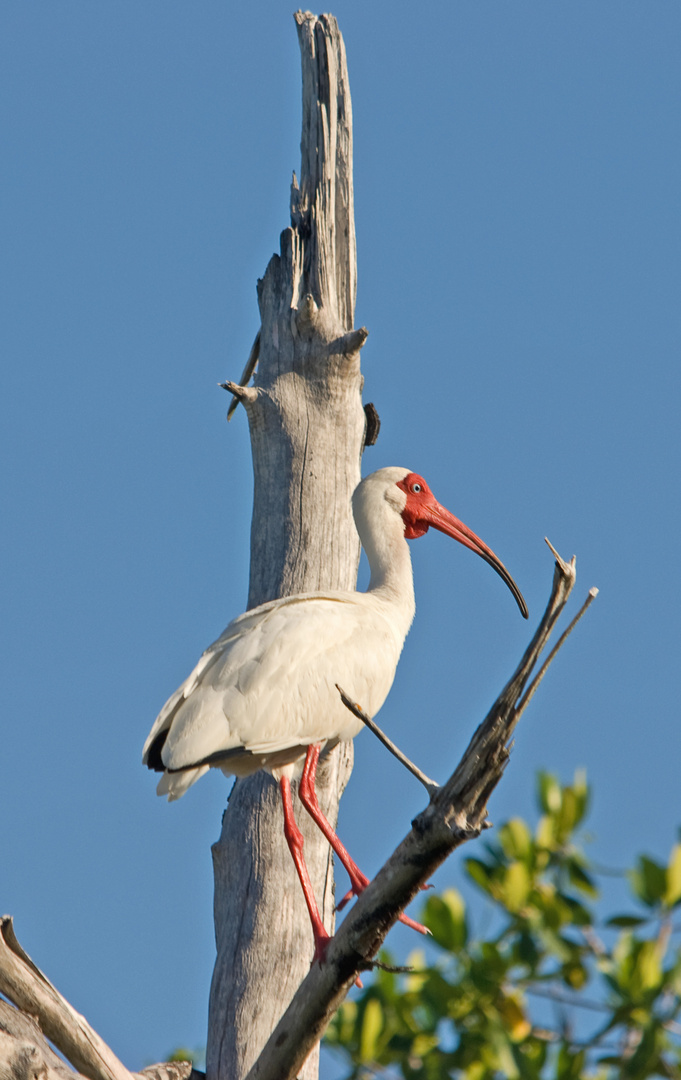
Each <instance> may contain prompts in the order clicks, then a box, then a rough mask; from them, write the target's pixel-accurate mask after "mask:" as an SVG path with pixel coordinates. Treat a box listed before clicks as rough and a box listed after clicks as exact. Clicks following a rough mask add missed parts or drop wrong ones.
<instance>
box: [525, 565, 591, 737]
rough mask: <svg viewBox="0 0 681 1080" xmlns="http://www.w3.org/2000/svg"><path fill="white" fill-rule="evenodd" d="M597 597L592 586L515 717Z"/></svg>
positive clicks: (531, 695)
mask: <svg viewBox="0 0 681 1080" xmlns="http://www.w3.org/2000/svg"><path fill="white" fill-rule="evenodd" d="M597 596H598V589H597V588H596V587H595V586H594V588H592V589H589V594H588V596H587V598H586V600H585V601H584V603H583V604H582V606H581V608H580V609H579V611H578V612H577V614H576V615H575V617H574V619H573V620H572V622H571V623H570V625H569V626H568V628H567V629H566V630H564V631H563V633H562V634H561V635H560V637H559V638H558V641H557V642H556V644H555V645H554V646H553V648H552V649H551V652H550V653H549V655H548V656H547V657H546V660H545V661H544V663H543V664H542V666H541V667H540V669H539V671H538V672H537V674H536V675H535V677H534V679H533V680H532V682H531V683H530V685H529V686H528V688H527V690H526V692H525V695H524V696H523V697H522V698H521V699H520V701H519V702H518V706H517V708H516V715H517V716H521V714H522V713H523V712H524V710H525V708H526V707H527V706H528V705H529V703H530V701H531V700H532V698H533V697H534V695H535V693H536V691H537V689H538V687H539V683H540V682H541V681H542V679H543V678H544V676H545V675H546V672H547V671H548V670H549V666H550V665H551V664H552V662H553V661H554V659H555V657H556V656H557V654H558V651H559V649H562V647H563V645H564V644H565V642H566V641H567V639H568V637H569V636H570V634H571V633H572V631H573V630H574V628H575V626H576V625H577V623H578V622H579V620H580V619H581V618H582V616H583V615H584V614H585V612H586V610H587V608H588V607H589V606H590V605H591V604H592V603H593V601H594V600H595V599H596V597H597Z"/></svg>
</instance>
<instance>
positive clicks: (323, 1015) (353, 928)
mask: <svg viewBox="0 0 681 1080" xmlns="http://www.w3.org/2000/svg"><path fill="white" fill-rule="evenodd" d="M574 582H575V564H574V559H573V560H572V561H571V562H570V563H567V562H564V561H563V559H561V558H560V556H557V559H556V567H555V573H554V578H553V587H552V590H551V597H550V599H549V603H548V605H547V608H546V611H545V613H544V616H543V618H542V620H541V622H540V624H539V627H538V628H537V631H536V632H535V634H534V637H533V638H532V641H531V642H530V644H529V646H528V648H527V649H526V650H525V653H524V654H523V657H522V659H521V660H520V663H519V664H518V667H517V669H516V671H515V672H514V674H513V676H512V678H511V679H510V680H509V682H508V683H507V684H506V686H505V687H504V689H503V690H502V692H501V693H500V695H499V697H498V698H497V700H496V701H495V703H494V705H493V706H492V708H491V709H490V711H489V713H488V714H487V717H486V718H485V720H484V721H483V722H482V724H480V726H479V727H478V729H477V731H476V732H475V734H474V735H473V738H472V739H471V741H470V744H469V746H468V748H467V750H466V752H465V753H464V756H463V758H462V759H461V762H460V763H459V765H458V767H457V768H456V770H455V771H454V773H453V774H452V776H451V777H450V778H449V780H448V781H447V782H446V783H445V784H443V785H442V787H439V788H437V790H435V791H434V792H433V793H432V795H431V799H430V803H429V805H428V806H427V807H426V809H425V810H424V811H423V813H421V814H419V816H418V817H417V818H416V819H415V820H414V821H413V822H412V826H413V827H412V829H411V832H410V833H409V834H408V835H407V836H406V837H405V839H404V840H403V841H402V843H401V844H400V845H399V847H398V848H397V849H396V851H395V852H394V853H393V854H392V855H391V856H390V858H389V859H388V861H387V862H386V863H385V865H384V866H383V867H382V869H381V870H380V871H379V872H378V874H377V875H376V876H375V878H374V879H373V881H372V882H371V883H370V885H369V886H368V887H367V889H366V890H365V892H363V893H362V895H361V896H360V897H359V899H358V901H357V903H356V904H355V905H354V906H353V907H352V908H351V910H350V912H349V913H348V915H347V916H346V918H345V919H344V920H343V923H342V925H341V926H340V927H339V929H338V931H337V933H336V935H335V937H334V938H333V940H332V941H331V942H330V944H329V948H328V951H327V954H326V958H325V962H324V963H323V964H321V965H320V964H315V965H314V966H313V968H312V969H311V971H310V973H309V974H308V976H307V978H306V979H305V982H304V983H303V984H302V986H301V987H300V989H299V991H298V992H297V993H296V996H295V998H294V999H293V1001H292V1002H291V1005H290V1006H289V1008H288V1009H287V1011H286V1013H285V1014H284V1016H283V1017H282V1019H281V1021H280V1022H279V1024H278V1025H277V1027H276V1029H275V1031H274V1032H273V1033H272V1035H271V1037H270V1039H269V1041H268V1043H267V1045H266V1046H265V1048H264V1049H263V1052H262V1054H261V1055H260V1056H259V1058H258V1060H257V1061H256V1062H255V1064H254V1066H253V1068H252V1069H251V1071H250V1072H249V1074H248V1077H247V1080H292V1078H294V1077H295V1076H297V1075H298V1072H299V1070H300V1068H301V1065H302V1063H303V1062H304V1061H305V1058H306V1055H307V1054H308V1053H310V1051H311V1049H312V1048H313V1047H314V1046H315V1045H316V1044H317V1041H318V1040H319V1039H320V1038H321V1036H322V1035H323V1033H324V1030H325V1028H326V1026H327V1024H328V1022H329V1020H330V1019H331V1017H332V1016H333V1013H334V1012H335V1011H336V1009H337V1008H338V1006H339V1005H340V1003H341V1002H342V1000H343V998H344V997H345V995H346V994H347V992H348V990H349V989H350V987H351V986H352V985H353V983H354V981H355V979H356V977H357V975H358V974H360V973H361V972H362V971H364V970H366V969H367V968H370V967H371V958H372V957H373V956H375V955H376V953H377V951H378V949H379V947H380V945H381V944H382V943H383V941H384V939H385V936H386V934H387V933H388V930H389V929H390V928H391V926H393V925H394V923H395V922H396V920H397V919H398V918H399V915H400V913H401V912H402V911H403V910H404V908H405V906H406V905H407V904H408V903H409V901H410V900H412V899H413V898H414V897H415V896H416V895H417V893H418V890H419V888H420V887H421V886H422V885H423V884H424V883H425V882H426V881H427V880H428V878H429V877H430V876H431V875H432V873H433V872H434V871H435V870H436V869H437V867H438V866H440V864H441V863H442V862H443V861H444V860H445V858H446V857H447V856H448V855H449V854H450V853H451V852H452V851H453V850H454V849H455V848H457V847H459V846H460V845H461V844H462V843H464V842H465V841H467V840H470V839H473V838H475V837H477V836H478V835H479V834H480V832H481V831H482V829H484V828H485V826H486V824H487V803H488V800H489V798H490V795H491V794H492V791H493V790H494V788H495V787H496V785H497V783H498V782H499V780H500V779H501V776H502V774H503V771H504V769H505V767H506V764H507V762H508V759H509V747H508V743H509V739H510V738H511V735H512V733H513V731H514V729H515V727H516V725H517V723H518V720H519V719H520V716H521V714H522V712H523V711H524V709H525V707H526V705H527V703H528V702H529V701H530V699H531V697H532V696H533V693H534V690H535V689H536V686H537V685H538V683H539V681H541V678H542V677H543V675H544V673H545V671H546V668H547V666H548V663H550V662H551V660H552V659H553V657H554V656H555V654H556V652H557V650H558V648H559V647H560V645H561V644H562V642H563V641H564V640H565V638H566V637H567V635H568V634H569V632H570V630H571V629H572V627H573V626H574V625H575V623H576V622H577V620H578V619H579V618H580V617H581V615H582V614H583V613H584V611H585V610H586V608H587V607H588V605H589V604H590V602H591V601H592V600H593V598H594V596H595V595H596V592H597V591H598V590H596V589H592V590H591V592H590V593H589V596H588V598H587V600H586V602H585V604H584V605H583V607H582V609H581V610H580V612H579V614H578V615H577V617H576V618H575V619H573V621H572V623H571V624H570V626H569V627H568V629H567V631H566V632H565V633H564V634H563V636H562V637H561V639H560V641H559V643H558V646H557V647H556V648H555V649H554V650H552V652H551V654H550V655H549V657H548V660H547V661H546V663H545V664H544V665H543V666H542V668H541V669H540V671H539V673H538V675H536V676H535V678H534V680H533V682H532V683H531V684H530V686H529V688H528V689H527V690H525V687H526V686H527V683H528V680H529V678H530V675H531V673H532V671H533V669H534V667H535V665H536V663H537V661H538V659H539V656H540V653H541V652H542V650H543V649H544V647H545V645H546V643H547V641H548V639H549V636H550V634H551V631H552V629H553V627H554V626H555V624H556V621H557V619H558V617H559V615H560V613H561V611H562V610H563V608H564V606H565V604H566V603H567V600H568V597H569V595H570V592H571V590H572V587H573V585H574ZM523 691H525V692H524V693H523Z"/></svg>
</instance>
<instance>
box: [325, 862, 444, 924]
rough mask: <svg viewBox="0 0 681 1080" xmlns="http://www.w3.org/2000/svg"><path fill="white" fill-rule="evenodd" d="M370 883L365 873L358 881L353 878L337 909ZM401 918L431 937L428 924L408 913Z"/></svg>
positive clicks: (361, 891) (426, 886)
mask: <svg viewBox="0 0 681 1080" xmlns="http://www.w3.org/2000/svg"><path fill="white" fill-rule="evenodd" d="M368 884H369V878H367V877H365V876H364V874H360V876H359V877H358V879H357V881H355V880H354V879H353V881H352V888H351V889H349V890H348V891H347V892H346V894H345V896H343V897H342V898H341V899H340V900H339V901H338V903H337V904H336V911H342V910H343V908H344V907H345V905H346V904H349V903H350V901H351V900H352V898H353V896H359V895H360V893H363V892H364V890H365V889H366V887H367V885H368ZM421 888H422V889H432V888H433V886H432V885H422V886H421ZM399 919H400V922H401V923H404V925H405V926H410V927H411V929H412V930H418V932H419V934H425V935H426V937H430V930H429V929H428V927H427V926H423V924H422V923H419V922H416V920H415V919H410V918H409V916H408V915H400V916H399Z"/></svg>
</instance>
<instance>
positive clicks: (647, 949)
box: [326, 772, 681, 1080]
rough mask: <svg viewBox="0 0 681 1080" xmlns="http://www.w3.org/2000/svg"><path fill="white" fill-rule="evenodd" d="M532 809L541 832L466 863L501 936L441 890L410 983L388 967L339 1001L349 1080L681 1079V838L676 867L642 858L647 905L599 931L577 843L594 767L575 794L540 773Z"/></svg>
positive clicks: (429, 904)
mask: <svg viewBox="0 0 681 1080" xmlns="http://www.w3.org/2000/svg"><path fill="white" fill-rule="evenodd" d="M537 800H538V804H539V808H540V811H541V817H540V819H539V822H538V824H537V827H536V828H535V830H534V832H532V830H531V829H530V827H529V826H528V825H527V824H526V823H525V822H524V821H521V820H519V819H514V820H512V821H509V822H507V823H506V824H505V825H503V826H502V827H501V828H499V829H497V830H496V834H495V837H494V840H493V841H491V842H489V843H486V844H484V845H481V846H482V852H480V851H479V850H478V852H477V853H476V855H475V856H473V857H471V858H469V859H467V860H466V863H465V872H466V874H467V877H468V879H469V881H470V882H471V883H473V885H474V886H475V887H476V888H477V890H478V891H480V892H482V893H483V894H484V896H485V898H486V899H487V901H488V902H489V903H490V904H491V906H492V909H493V911H494V917H493V920H492V922H493V931H492V932H490V933H488V934H487V935H486V936H485V937H476V936H474V934H473V933H472V931H471V927H470V917H469V915H468V914H467V911H466V905H465V903H464V900H463V898H462V897H461V895H460V894H459V893H458V892H457V891H456V890H455V889H448V890H447V891H446V892H445V893H443V894H442V895H431V896H430V897H429V899H428V900H427V901H426V903H425V906H424V914H423V921H424V922H425V923H426V925H427V926H428V927H429V929H430V930H431V931H432V934H433V942H434V948H431V949H429V954H434V956H429V958H427V957H426V953H425V952H424V951H418V952H414V953H412V954H411V956H410V957H409V960H408V964H409V966H410V968H411V971H410V973H409V974H406V975H396V974H394V973H391V972H388V971H383V970H378V971H377V972H376V974H375V977H374V978H373V980H372V981H371V983H370V984H369V985H367V987H366V989H365V990H363V991H362V993H361V994H359V996H358V997H357V998H356V999H355V1000H352V1001H347V1002H345V1004H344V1005H343V1006H342V1007H341V1009H340V1010H339V1012H338V1013H337V1015H336V1017H335V1019H334V1021H333V1023H332V1025H331V1027H330V1029H329V1031H328V1033H327V1038H326V1042H327V1045H329V1046H331V1047H334V1048H335V1049H336V1050H337V1051H338V1053H339V1055H341V1056H342V1058H343V1059H344V1060H345V1061H346V1063H347V1066H348V1073H347V1077H348V1080H364V1078H367V1080H368V1078H369V1077H375V1076H383V1077H385V1078H386V1080H387V1078H388V1077H390V1078H391V1080H392V1078H395V1080H397V1078H403V1080H447V1078H452V1080H453V1078H457V1080H459V1078H460V1080H500V1078H502V1077H504V1078H506V1077H508V1078H511V1080H516V1078H517V1080H587V1078H588V1080H615V1078H616V1077H617V1078H620V1077H621V1078H625V1080H644V1078H646V1077H656V1076H659V1077H679V1078H681V1017H680V1014H681V948H680V947H679V943H678V930H679V929H681V927H677V928H675V927H674V926H673V924H672V913H673V910H674V909H675V908H678V907H679V906H681V844H679V845H677V846H675V847H674V848H673V850H672V853H671V857H670V859H669V862H668V863H667V865H666V866H663V865H660V864H659V863H657V862H655V861H654V860H653V859H650V858H648V857H646V856H641V857H640V858H639V859H638V860H637V862H636V865H635V866H634V868H633V869H632V870H631V871H630V872H629V873H628V874H627V875H626V877H627V879H628V882H629V886H630V889H631V893H632V897H633V902H634V903H635V904H636V905H637V910H635V911H630V912H625V913H623V914H616V915H613V916H612V917H610V918H609V919H608V920H607V921H606V922H603V921H602V920H601V919H600V918H598V917H597V913H596V907H595V903H596V901H597V900H598V895H599V891H598V886H597V884H596V877H597V875H596V874H595V873H594V871H593V869H592V868H591V867H590V865H589V862H588V860H587V858H586V856H585V854H584V851H583V848H582V847H581V845H580V844H579V842H578V840H577V839H576V837H575V831H576V830H577V829H578V828H579V826H580V825H581V823H582V821H583V820H584V817H585V815H586V812H587V808H588V803H589V788H588V786H587V783H586V778H585V776H584V774H583V773H581V772H578V773H577V774H576V775H575V778H574V781H573V783H572V784H571V785H565V786H563V785H561V784H560V783H559V781H558V780H557V779H556V777H554V776H551V775H549V774H548V773H542V774H540V776H539V778H538V789H537ZM596 927H599V929H598V930H597V929H595V928H596ZM383 959H385V960H386V962H387V963H389V964H393V963H394V961H393V960H392V959H391V958H390V957H389V956H388V955H387V954H386V955H384V957H383Z"/></svg>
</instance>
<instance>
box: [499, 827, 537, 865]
mask: <svg viewBox="0 0 681 1080" xmlns="http://www.w3.org/2000/svg"><path fill="white" fill-rule="evenodd" d="M498 837H499V843H500V844H501V846H502V848H503V850H504V854H505V855H506V856H507V857H508V858H509V859H520V860H521V861H522V862H530V860H531V858H532V855H533V853H534V844H533V842H532V833H531V832H530V830H529V829H528V827H527V825H526V824H525V822H524V821H522V820H521V819H520V818H512V819H511V820H510V821H507V822H506V824H505V825H502V826H501V828H500V829H499V831H498Z"/></svg>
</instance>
